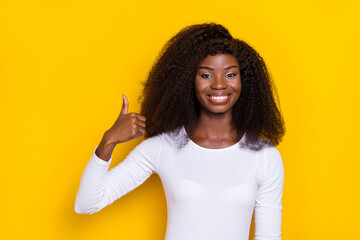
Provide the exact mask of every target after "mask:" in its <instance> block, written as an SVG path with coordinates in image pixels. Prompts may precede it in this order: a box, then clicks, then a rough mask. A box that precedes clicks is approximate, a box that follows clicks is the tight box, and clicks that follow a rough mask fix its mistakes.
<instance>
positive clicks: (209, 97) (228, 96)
mask: <svg viewBox="0 0 360 240" xmlns="http://www.w3.org/2000/svg"><path fill="white" fill-rule="evenodd" d="M211 96H213V97H218V98H217V99H215V98H211ZM206 97H207V99H209V101H210V102H211V103H214V104H224V103H227V102H228V101H229V99H230V98H231V94H229V93H227V94H225V93H220V94H207V95H206ZM219 97H226V98H219Z"/></svg>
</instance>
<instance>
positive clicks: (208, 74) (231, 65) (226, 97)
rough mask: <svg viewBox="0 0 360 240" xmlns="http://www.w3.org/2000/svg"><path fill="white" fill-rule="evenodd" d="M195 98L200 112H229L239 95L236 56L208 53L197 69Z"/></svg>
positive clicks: (239, 80)
mask: <svg viewBox="0 0 360 240" xmlns="http://www.w3.org/2000/svg"><path fill="white" fill-rule="evenodd" d="M195 91H196V98H197V100H198V102H199V104H200V106H201V108H200V113H201V112H204V111H206V112H210V113H226V112H231V111H232V108H233V106H234V104H235V103H236V101H237V100H238V98H239V97H240V93H241V79H240V68H239V64H238V63H237V61H236V58H235V57H234V56H232V55H229V54H221V53H218V54H216V55H215V56H211V55H208V56H207V57H206V58H204V59H203V60H202V61H201V62H200V64H199V66H198V69H197V72H196V78H195Z"/></svg>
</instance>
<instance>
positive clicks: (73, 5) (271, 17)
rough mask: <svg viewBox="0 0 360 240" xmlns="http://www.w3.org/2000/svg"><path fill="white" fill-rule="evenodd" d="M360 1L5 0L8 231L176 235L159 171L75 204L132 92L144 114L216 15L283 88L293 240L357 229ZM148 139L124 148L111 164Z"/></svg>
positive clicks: (9, 234)
mask: <svg viewBox="0 0 360 240" xmlns="http://www.w3.org/2000/svg"><path fill="white" fill-rule="evenodd" d="M359 11H360V7H359V3H358V1H355V0H353V1H350V0H343V1H341V2H339V1H325V0H320V1H314V0H311V1H310V0H304V1H285V0H274V1H242V0H236V1H233V0H230V1H214V0H208V1H189V0H184V1H181V2H180V1H177V2H173V1H156V0H155V1H116V0H104V1H83V0H78V1H69V0H64V1H45V0H38V1H35V0H34V1H30V0H29V1H20V0H15V1H13V0H5V1H1V2H0V80H1V87H0V98H1V101H0V103H1V105H0V111H1V118H0V121H1V124H0V133H1V140H0V141H1V144H0V146H1V147H0V148H1V174H0V194H1V197H0V206H1V213H0V238H1V239H24V238H37V239H76V240H81V239H86V240H90V239H149V240H150V239H153V240H159V239H164V236H165V230H166V199H165V195H164V192H163V188H162V184H161V181H160V179H159V177H158V176H157V175H156V174H154V175H152V176H151V177H150V178H149V179H148V180H147V181H146V182H144V183H143V184H142V185H140V186H139V187H138V188H136V189H134V190H133V191H132V192H130V193H129V194H127V195H125V196H124V197H122V198H121V199H118V200H117V201H115V202H114V203H113V204H112V205H110V206H108V207H106V208H104V209H102V210H101V211H100V212H98V213H95V214H93V215H79V214H76V213H75V211H74V201H75V196H76V193H77V190H78V187H79V183H80V178H81V174H82V172H83V170H84V168H85V166H86V164H87V163H88V161H89V159H90V157H91V155H92V153H93V151H94V149H95V147H96V146H97V145H98V143H99V142H100V140H101V138H102V135H103V133H104V132H105V131H106V130H107V129H109V128H110V127H111V125H112V124H113V123H114V121H115V120H116V118H117V116H118V114H119V112H120V109H121V106H122V98H121V94H122V93H123V94H125V95H126V96H127V98H128V99H129V103H130V106H129V111H130V112H139V110H140V105H139V103H138V102H137V98H138V96H139V93H140V91H141V89H142V85H141V82H142V81H144V80H145V79H146V76H147V73H148V71H149V70H150V68H151V66H152V64H153V63H154V61H155V59H156V56H157V54H158V53H159V51H160V49H161V47H162V46H163V45H164V44H165V43H166V41H167V40H169V39H170V38H171V37H172V36H173V35H174V34H176V33H177V32H178V31H180V30H181V29H182V28H183V27H185V26H187V25H191V24H199V23H205V22H207V23H209V22H216V23H219V24H223V25H224V26H225V27H227V28H228V29H229V31H230V33H231V34H232V35H233V36H234V37H236V38H239V39H242V40H245V41H246V42H248V43H249V44H250V45H251V46H253V47H254V48H255V49H256V50H257V51H258V52H259V53H260V54H261V56H262V57H263V58H264V60H265V62H266V64H267V66H268V68H269V71H270V74H271V76H272V79H273V81H274V82H275V84H276V87H277V89H278V94H279V97H280V103H281V111H282V112H283V115H284V119H285V122H286V128H287V132H286V135H285V137H284V139H283V142H282V143H281V144H280V145H278V146H277V147H278V149H279V151H280V152H281V155H282V158H283V163H284V167H285V184H284V192H283V222H282V236H283V239H291V240H304V239H327V240H332V239H334V240H335V239H336V240H338V239H356V237H357V236H358V227H359V226H358V215H359V214H360V209H359V202H360V190H359V183H360V177H359V174H358V173H359V171H360V164H359V157H358V154H359V146H358V145H359V141H358V135H359V122H360V119H359V116H360V114H359V107H358V105H359V103H360V101H359V87H360V83H359V82H360V81H359V67H358V64H359V54H360V48H359V46H358V45H359V42H360V37H359V29H358V26H359V23H360V21H359V18H358V16H359V14H358V13H359ZM141 141H142V139H136V140H133V141H130V142H128V143H124V144H122V145H119V146H117V147H116V149H115V151H114V153H113V161H112V163H111V165H110V168H112V167H114V166H116V165H117V164H118V163H120V162H121V161H122V160H123V159H124V157H125V156H126V155H127V154H128V153H129V152H130V151H131V150H132V149H133V148H134V147H135V146H136V145H137V144H138V143H140V142H141ZM253 234H254V223H252V226H251V234H250V239H252V238H253Z"/></svg>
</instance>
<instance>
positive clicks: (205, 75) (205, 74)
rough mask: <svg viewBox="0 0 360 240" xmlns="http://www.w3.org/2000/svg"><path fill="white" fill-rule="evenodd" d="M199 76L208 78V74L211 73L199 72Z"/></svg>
mask: <svg viewBox="0 0 360 240" xmlns="http://www.w3.org/2000/svg"><path fill="white" fill-rule="evenodd" d="M200 76H201V77H203V78H208V76H210V77H211V75H209V74H207V73H204V74H201V75H200Z"/></svg>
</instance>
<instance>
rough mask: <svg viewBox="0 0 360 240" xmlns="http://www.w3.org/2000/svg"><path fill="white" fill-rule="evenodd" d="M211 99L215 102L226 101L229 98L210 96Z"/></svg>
mask: <svg viewBox="0 0 360 240" xmlns="http://www.w3.org/2000/svg"><path fill="white" fill-rule="evenodd" d="M210 98H211V99H215V100H224V99H227V98H228V96H210Z"/></svg>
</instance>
